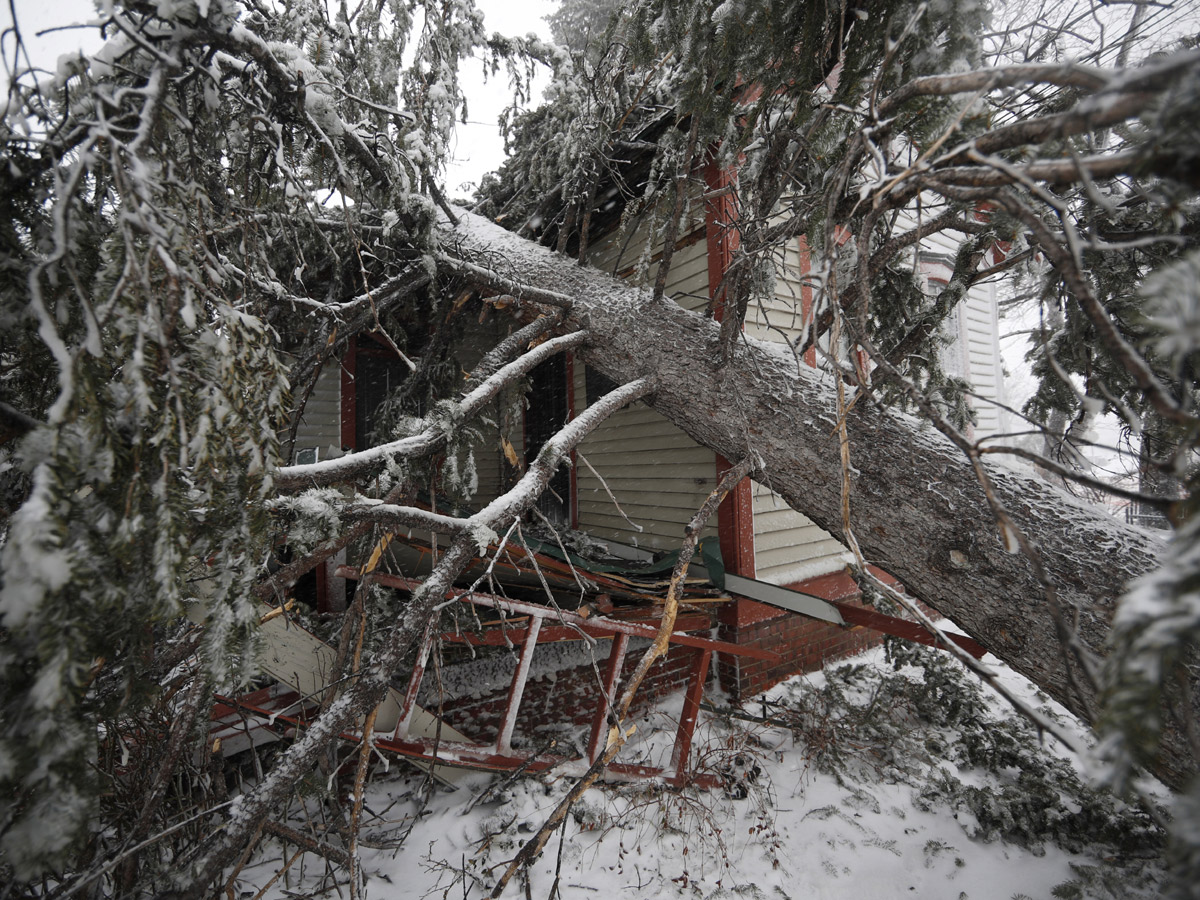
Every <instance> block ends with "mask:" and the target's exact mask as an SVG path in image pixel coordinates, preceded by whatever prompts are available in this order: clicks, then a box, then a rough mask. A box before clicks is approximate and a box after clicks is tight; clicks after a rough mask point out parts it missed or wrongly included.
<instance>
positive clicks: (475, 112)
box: [0, 0, 558, 197]
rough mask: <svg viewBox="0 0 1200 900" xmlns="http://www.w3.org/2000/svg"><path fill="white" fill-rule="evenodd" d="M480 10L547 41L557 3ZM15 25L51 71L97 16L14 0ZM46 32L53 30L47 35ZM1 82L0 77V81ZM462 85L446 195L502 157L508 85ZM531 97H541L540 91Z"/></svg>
mask: <svg viewBox="0 0 1200 900" xmlns="http://www.w3.org/2000/svg"><path fill="white" fill-rule="evenodd" d="M477 2H478V5H479V7H480V8H481V9H482V10H483V12H484V17H485V21H486V25H487V28H488V30H489V31H499V32H500V33H501V34H506V35H524V34H527V33H529V32H531V31H533V32H537V33H538V34H539V35H541V36H542V37H545V38H548V37H549V36H550V30H549V28H548V27H547V25H546V23H545V21H544V19H543V17H544V16H546V15H548V14H549V13H551V12H552V11H553V10H554V9H555V8H556V7H557V6H558V2H557V0H520V2H512V0H477ZM15 6H16V12H17V22H18V25H19V26H20V29H21V33H22V36H23V37H24V39H25V42H26V45H27V46H28V48H29V53H30V55H31V56H32V57H33V62H34V64H35V65H37V66H40V67H42V68H45V69H48V70H49V71H51V72H53V71H54V70H55V68H56V66H57V61H58V58H59V57H60V56H62V55H64V54H73V53H76V52H78V51H80V50H82V51H84V52H85V53H92V52H95V51H96V50H97V49H98V48H99V46H100V44H101V38H100V30H99V28H97V27H90V28H89V27H78V28H64V26H68V25H84V24H86V23H87V22H89V21H93V20H95V19H96V18H97V15H96V11H95V4H94V3H93V2H92V0H15ZM11 25H12V13H11V11H10V9H9V4H8V3H7V2H0V29H4V30H7V29H9V28H10V27H11ZM46 29H53V30H51V31H49V33H42V34H41V35H40V36H39V35H38V33H39V32H45V31H46ZM12 50H13V40H12V36H11V35H10V34H6V35H5V37H4V52H5V66H4V68H5V70H7V69H8V68H9V67H10V66H11V64H12ZM6 81H7V78H3V77H0V83H6ZM463 81H464V84H466V86H467V88H466V89H467V93H468V98H469V104H468V108H469V111H470V119H469V121H468V123H467V124H466V125H462V124H460V125H459V130H458V135H457V141H456V144H455V152H454V158H453V159H452V160H451V161H450V165H449V167H448V169H447V172H446V186H447V188H448V190H449V193H450V195H451V196H452V197H462V196H469V195H470V193H471V190H472V189H473V185H476V184H478V182H479V179H480V178H481V177H482V176H483V175H484V174H485V173H487V172H490V171H492V170H493V169H495V168H496V167H497V166H499V165H500V162H501V161H502V160H503V158H504V141H503V140H502V139H501V137H500V129H499V126H498V125H497V124H496V119H497V117H498V116H499V115H500V112H501V110H503V109H504V106H505V105H506V104H507V103H508V101H509V97H510V95H509V88H508V82H507V80H506V79H505V78H503V77H501V78H495V79H492V80H491V81H489V82H487V83H484V79H483V74H482V67H481V66H480V65H478V64H476V65H472V64H469V63H468V64H467V65H466V66H465V67H464V70H463ZM533 96H534V97H535V98H539V99H540V97H541V89H540V88H539V89H535V91H534V94H533Z"/></svg>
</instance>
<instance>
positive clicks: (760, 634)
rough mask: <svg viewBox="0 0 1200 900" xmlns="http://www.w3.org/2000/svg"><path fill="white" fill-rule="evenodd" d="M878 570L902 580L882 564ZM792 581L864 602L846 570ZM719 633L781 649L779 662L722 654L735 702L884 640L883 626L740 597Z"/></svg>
mask: <svg viewBox="0 0 1200 900" xmlns="http://www.w3.org/2000/svg"><path fill="white" fill-rule="evenodd" d="M875 574H876V575H877V576H878V577H880V578H882V579H883V580H885V581H887V582H888V583H890V584H892V585H894V586H899V585H898V582H896V580H895V579H894V578H892V577H891V576H890V575H887V574H886V573H885V572H883V571H882V570H875ZM788 587H790V588H792V589H794V590H798V591H803V592H804V593H806V594H812V595H814V596H817V597H821V598H822V599H825V600H835V601H838V602H842V603H848V604H851V605H854V606H860V607H861V606H862V605H863V604H862V601H861V595H860V593H859V590H858V586H857V585H856V584H855V583H854V581H853V579H851V578H850V576H849V575H847V574H845V573H841V572H838V573H834V574H832V575H823V576H821V577H819V578H812V579H809V580H807V581H803V582H799V583H797V584H792V585H788ZM718 637H719V638H720V639H721V640H723V641H729V642H730V643H733V644H738V645H741V646H752V647H758V648H760V649H763V650H770V651H772V652H774V653H778V654H779V655H780V659H779V661H778V662H769V661H767V660H758V659H746V658H731V657H729V656H727V655H726V654H719V655H718V660H717V677H718V679H719V683H720V685H721V687H722V689H724V690H725V692H726V693H728V694H729V696H730V698H731V700H732V701H733V702H735V703H740V702H741V701H743V700H745V699H747V698H749V697H752V696H754V695H755V694H758V693H761V692H762V691H765V690H766V689H767V688H769V687H772V686H773V685H776V684H778V683H779V682H781V681H783V680H784V679H785V678H789V677H791V676H792V675H797V674H800V673H802V672H815V671H817V670H818V669H821V668H823V667H824V666H826V665H828V664H829V663H831V662H834V661H835V660H838V659H842V658H844V657H847V656H853V655H854V654H856V653H861V652H862V651H863V650H867V649H869V648H871V647H876V646H878V645H879V644H881V643H882V642H883V638H884V636H883V635H882V634H880V633H879V632H877V631H872V630H870V629H867V628H862V627H846V626H842V625H831V624H829V623H827V622H821V621H818V620H817V619H810V618H808V617H807V616H801V615H797V614H796V613H790V612H786V611H784V610H781V609H778V608H776V607H773V606H767V605H765V604H762V603H756V602H755V601H753V600H747V599H745V598H739V599H737V600H735V601H734V602H733V603H732V604H729V605H728V606H727V608H726V609H724V610H722V613H721V617H720V629H719V633H718Z"/></svg>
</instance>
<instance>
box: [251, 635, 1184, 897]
mask: <svg viewBox="0 0 1200 900" xmlns="http://www.w3.org/2000/svg"><path fill="white" fill-rule="evenodd" d="M923 652H927V653H928V654H932V653H933V651H923ZM923 658H925V659H929V658H931V657H930V656H928V655H927V656H925V657H923ZM944 660H945V658H944V657H941V658H940V659H939V660H938V661H937V665H936V666H935V667H933V668H928V667H927V668H926V669H925V670H924V671H922V670H921V669H918V668H915V667H913V666H911V665H907V666H906V665H904V664H903V663H904V662H905V660H901V664H900V665H899V668H898V670H897V669H894V668H893V666H892V664H891V662H890V661H889V660H888V659H887V658H886V657H885V654H884V652H883V651H882V650H875V651H871V652H869V653H867V654H865V655H864V656H862V657H859V658H856V659H854V660H852V661H850V663H849V665H851V666H854V667H857V668H840V667H839V669H837V670H834V671H831V674H830V675H829V676H828V678H827V677H826V675H825V674H819V675H816V676H809V677H799V678H795V679H792V680H790V681H789V682H785V683H784V684H783V685H780V686H778V687H776V688H774V689H773V690H772V691H770V692H769V693H768V695H767V696H766V697H765V698H763V699H760V700H758V701H754V702H751V703H750V704H747V706H746V707H745V711H746V712H748V713H752V714H757V715H761V714H762V712H763V709H764V708H765V709H766V711H767V712H768V713H769V714H770V715H771V717H772V718H774V719H777V720H778V719H781V718H785V717H788V716H791V717H792V718H790V719H788V721H789V723H790V724H791V725H793V726H795V727H793V728H783V727H776V726H772V725H769V724H762V723H751V722H743V721H735V720H731V719H729V718H728V717H724V716H719V715H715V714H706V715H705V717H704V718H703V719H702V722H701V725H700V728H699V730H698V732H697V740H696V745H695V747H694V749H693V760H694V764H695V765H696V766H699V767H701V768H707V769H710V770H715V771H720V772H722V773H724V774H726V775H728V774H730V773H731V772H736V773H740V774H743V775H748V777H745V778H743V779H742V780H740V781H737V783H736V785H735V787H734V789H733V790H729V791H714V792H708V793H704V792H699V791H692V790H687V791H682V792H677V791H669V790H664V789H662V788H660V787H658V786H656V785H649V784H644V783H643V784H634V785H619V786H613V785H609V786H605V787H601V788H593V789H592V790H590V791H588V792H587V793H586V794H585V795H584V797H583V798H582V800H581V801H580V802H579V803H578V804H576V806H575V807H574V808H573V810H572V813H571V815H570V816H569V817H568V818H567V822H566V829H565V834H564V832H563V830H562V829H559V830H558V831H556V832H555V834H554V835H553V836H552V837H551V839H550V841H549V843H548V844H547V847H546V850H545V852H544V853H543V855H542V857H541V858H540V859H539V860H538V861H537V862H536V863H535V864H534V866H533V867H532V869H531V870H530V872H529V875H528V886H527V887H526V884H525V882H524V881H523V880H522V879H521V878H519V877H518V878H514V880H513V882H512V883H511V884H510V885H509V886H508V889H507V890H506V892H505V894H504V896H506V897H531V898H539V900H540V898H552V897H555V896H557V897H561V898H591V897H594V898H597V900H617V898H623V897H630V898H671V900H674V898H706V900H708V898H711V900H721V898H730V900H732V898H754V900H759V898H763V900H765V898H779V900H786V898H801V897H803V898H806V900H807V898H811V900H839V898H846V900H870V898H885V897H886V898H892V897H909V896H911V897H921V898H925V900H938V898H951V900H956V898H960V900H990V898H996V900H1012V898H1030V900H1037V898H1051V897H1061V898H1073V897H1081V898H1082V897H1137V896H1157V895H1158V893H1159V890H1160V888H1161V885H1160V884H1159V881H1160V880H1161V877H1162V872H1161V869H1160V867H1159V862H1158V860H1157V859H1153V858H1150V859H1145V858H1144V857H1153V856H1154V850H1150V851H1147V849H1146V847H1147V846H1148V845H1153V844H1154V843H1155V841H1156V840H1157V837H1156V835H1154V834H1152V833H1151V832H1152V829H1148V828H1147V827H1146V820H1145V817H1144V816H1142V817H1140V818H1139V817H1137V816H1136V815H1135V811H1132V810H1129V809H1126V808H1125V807H1124V805H1123V804H1121V803H1120V802H1119V801H1115V800H1113V799H1112V798H1110V797H1108V796H1107V795H1092V794H1091V792H1090V791H1089V790H1088V789H1087V788H1086V787H1083V786H1082V784H1079V783H1077V782H1076V781H1075V780H1074V772H1075V771H1076V770H1075V769H1073V768H1072V766H1071V764H1070V763H1065V762H1063V757H1064V755H1066V751H1065V750H1063V749H1062V748H1061V746H1060V747H1057V748H1055V747H1051V746H1049V745H1043V746H1041V747H1039V746H1038V742H1037V740H1036V737H1033V736H1032V735H1031V734H1028V736H1029V740H1023V741H1020V742H1018V743H1019V746H1018V744H1016V743H1014V742H1012V741H1008V740H1006V737H1005V736H1006V735H1010V734H1013V733H1017V732H1019V731H1020V729H1022V728H1024V726H1023V724H1021V723H1019V722H1016V721H1014V714H1013V713H1012V712H1011V711H1010V710H1008V709H1007V708H1005V707H1004V706H1003V705H1002V704H1001V701H999V700H997V699H996V698H994V697H993V696H985V694H986V692H981V691H980V690H979V689H977V688H976V687H975V686H974V685H975V682H974V681H973V680H968V679H969V678H970V677H969V676H965V675H963V674H962V673H961V671H960V670H957V669H955V670H953V673H952V674H951V675H949V676H948V675H947V673H950V672H951V671H952V670H951V668H950V665H952V664H948V663H946V662H945V661H944ZM987 660H988V662H990V663H991V664H992V665H993V666H995V667H996V668H997V669H999V670H1000V671H1001V672H1002V673H1003V678H1004V680H1005V681H1007V682H1008V683H1009V684H1010V685H1011V686H1014V687H1016V688H1017V689H1018V690H1019V691H1020V692H1021V693H1022V695H1024V696H1025V697H1026V698H1028V700H1029V702H1030V703H1031V704H1032V705H1033V706H1035V707H1038V708H1043V709H1045V710H1046V711H1048V712H1049V713H1050V714H1052V715H1053V716H1054V717H1056V718H1058V719H1060V720H1061V721H1063V722H1064V723H1066V724H1067V725H1068V727H1073V728H1075V729H1076V730H1078V731H1080V732H1081V733H1082V729H1081V728H1080V727H1079V726H1078V724H1077V723H1074V722H1071V721H1070V720H1069V717H1068V716H1067V715H1066V713H1065V712H1064V711H1063V710H1062V709H1061V707H1060V708H1057V709H1055V708H1054V706H1055V705H1054V704H1053V703H1052V702H1051V701H1048V700H1047V699H1046V698H1045V697H1044V696H1041V695H1039V693H1038V691H1037V689H1036V688H1035V687H1034V686H1033V685H1031V684H1030V683H1029V682H1027V681H1025V680H1024V679H1023V678H1021V677H1020V676H1019V675H1017V674H1015V673H1013V672H1011V670H1007V669H1005V668H1004V667H1002V666H1000V665H998V664H997V663H996V661H995V660H994V659H993V658H991V657H988V658H987ZM930 673H932V674H930ZM899 676H903V677H905V678H907V679H909V680H908V681H903V682H901V681H898V678H899ZM831 683H832V684H833V685H834V687H835V688H836V693H835V694H831V693H830V690H829V688H830V684H831ZM964 684H965V685H966V687H963V686H962V685H964ZM834 696H841V697H843V698H846V699H849V701H850V702H852V703H853V704H856V706H855V709H856V710H857V711H858V712H857V713H855V715H854V716H852V717H850V719H853V721H854V722H858V723H859V724H858V725H854V726H848V725H847V724H846V723H847V722H848V721H850V719H847V718H846V717H845V716H844V715H842V714H841V713H840V712H839V709H840V708H839V706H838V704H837V702H835V701H834V700H833V699H831V697H834ZM972 697H980V698H981V700H982V702H981V704H979V705H978V706H976V705H973V701H972V699H971V698H972ZM764 700H765V706H764ZM680 703H681V700H679V699H678V698H677V699H676V702H675V703H674V705H673V707H672V706H671V705H668V706H667V707H663V708H660V709H659V710H657V711H655V712H654V713H653V714H651V715H650V716H649V717H648V718H647V719H645V720H643V721H641V722H640V723H639V731H638V733H639V735H640V736H641V738H642V739H641V741H640V742H638V743H635V744H634V745H632V746H631V747H629V748H626V749H627V750H628V751H630V752H628V753H627V754H623V755H622V757H621V759H623V760H624V761H657V762H659V763H661V762H662V758H663V756H665V755H666V754H669V752H670V744H671V740H672V738H673V734H674V722H675V719H676V717H677V716H678V712H679V706H680ZM714 703H715V704H716V705H723V703H722V701H721V698H719V697H717V698H714ZM923 704H924V706H923ZM981 709H982V710H984V712H983V714H980V710H981ZM922 710H924V712H922ZM943 714H945V718H944V719H941V720H940V721H939V722H935V723H934V724H933V725H930V724H929V722H928V721H926V720H925V718H922V717H923V716H924V717H926V718H927V717H928V716H929V715H932V717H933V718H935V719H939V717H942V716H943ZM956 716H957V718H955V717H956ZM862 722H866V723H867V724H866V725H865V726H862ZM876 723H878V724H876ZM860 726H861V727H860ZM1014 729H1015V730H1014ZM1006 754H1010V755H1007V756H1006ZM1011 754H1015V755H1011ZM972 759H974V760H976V761H978V760H990V761H991V763H990V764H989V765H982V766H977V765H972V764H971V762H970V760H972ZM989 767H990V769H991V771H989V770H988V769H989ZM402 768H403V767H400V766H394V767H393V768H392V772H391V774H385V773H383V772H382V770H380V771H378V772H377V773H376V775H375V777H374V779H373V781H372V783H371V785H370V787H369V794H368V797H367V804H366V805H367V810H368V813H369V814H368V815H365V816H364V822H365V825H364V828H363V832H362V833H363V838H362V840H363V843H364V844H365V845H366V846H365V847H364V849H363V850H362V853H361V859H362V866H363V872H364V874H365V876H366V883H365V896H366V897H373V898H396V900H399V898H425V897H436V898H474V897H484V896H488V895H489V894H490V891H491V889H492V887H493V885H494V884H495V882H496V879H497V878H498V877H499V875H500V874H501V873H502V872H503V871H504V867H505V864H506V863H507V861H508V860H510V859H511V858H512V857H513V856H514V855H515V854H516V852H517V851H518V850H519V849H520V847H521V846H522V844H523V843H524V842H525V841H526V840H527V839H528V838H529V837H530V836H531V835H532V834H533V833H534V832H535V831H536V830H537V828H538V827H540V826H541V824H542V823H543V822H544V821H545V820H546V818H547V817H548V816H549V815H550V813H551V811H552V810H553V809H554V807H555V806H556V805H557V804H558V802H559V801H560V800H561V799H562V797H563V796H564V795H565V793H566V792H567V790H568V789H569V788H570V786H571V784H572V779H571V778H569V777H565V776H563V777H548V778H540V779H534V778H529V779H520V780H517V781H515V782H513V783H510V784H507V785H503V784H502V782H503V779H502V778H496V779H493V778H491V777H489V776H487V775H483V774H480V775H477V776H474V777H473V778H472V779H470V780H468V781H467V782H466V784H465V785H464V786H462V787H460V788H459V790H458V791H454V792H449V791H446V790H444V789H436V790H434V791H433V792H432V793H431V794H429V793H426V796H427V797H428V800H427V803H426V804H425V806H424V808H423V809H422V808H421V804H420V803H419V797H420V796H422V793H423V792H422V782H423V779H422V778H421V777H420V776H417V775H410V774H401V773H400V769H402ZM1031 773H1033V774H1036V773H1050V774H1049V775H1048V776H1047V778H1049V779H1050V780H1049V781H1045V780H1043V781H1042V782H1038V783H1037V784H1035V783H1033V782H1029V781H1028V778H1029V777H1030V776H1031ZM1055 779H1057V780H1055ZM1046 784H1049V787H1048V788H1046V787H1045V785H1046ZM1039 785H1041V786H1040V787H1039ZM1091 796H1098V797H1100V798H1101V799H1100V800H1098V801H1096V805H1095V806H1094V807H1093V806H1092V805H1091V801H1090V800H1089V799H1088V797H1091ZM981 817H982V818H981ZM1038 822H1040V824H1037V823H1038ZM1038 829H1041V833H1040V835H1034V836H1033V837H1030V835H1029V834H1028V833H1026V832H1036V831H1038ZM1080 829H1084V831H1085V832H1086V834H1085V836H1084V837H1083V838H1080V836H1079V834H1080ZM1114 829H1115V830H1114ZM1121 829H1124V830H1121ZM405 832H407V837H406V838H405V839H404V840H403V843H400V842H399V838H400V836H401V835H403V834H405ZM1051 832H1053V833H1055V834H1056V835H1057V837H1058V844H1062V845H1065V846H1068V847H1070V848H1071V849H1072V850H1074V851H1077V852H1069V851H1068V850H1066V849H1063V847H1062V846H1059V845H1058V844H1056V843H1055V841H1054V840H1046V839H1043V838H1044V837H1045V835H1046V834H1049V833H1051ZM1101 832H1104V834H1103V836H1102V835H1101ZM1022 835H1024V836H1022ZM1006 837H1007V839H1006ZM1093 837H1094V838H1095V840H1093ZM291 852H292V851H291V850H289V851H288V856H289V857H290V855H291ZM281 856H282V852H281V851H280V850H279V848H278V847H275V848H273V849H271V850H267V851H264V852H263V853H262V855H261V858H260V860H259V861H258V862H257V863H256V864H252V865H251V866H248V867H247V868H246V869H245V870H243V872H242V874H241V880H242V881H243V884H242V888H243V890H250V894H244V896H252V895H253V894H255V893H257V891H258V889H259V888H261V887H262V886H263V885H265V884H266V883H267V881H268V880H269V879H270V878H271V876H272V875H274V874H275V873H276V872H277V871H278V870H279V869H280V867H281ZM323 875H324V863H322V862H321V861H320V860H317V858H316V857H312V856H308V855H306V856H305V860H304V863H303V871H302V866H301V864H299V863H297V864H295V865H294V866H293V867H292V869H290V870H289V871H288V872H287V873H285V875H284V876H283V877H282V878H280V879H279V880H278V881H276V883H275V884H274V885H272V886H271V887H270V888H269V889H268V891H267V892H266V893H265V894H264V895H263V896H265V897H268V898H283V897H296V896H318V895H327V896H345V895H346V894H345V891H346V886H345V885H344V884H342V885H340V886H339V887H338V888H334V887H333V886H332V884H330V883H329V882H323ZM556 881H557V894H556V893H555V892H554V891H555V883H556ZM321 892H324V893H321Z"/></svg>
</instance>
